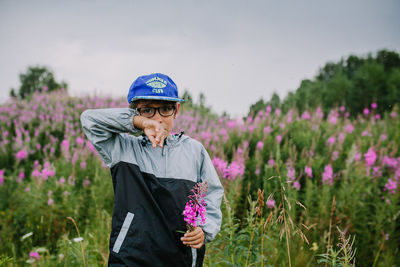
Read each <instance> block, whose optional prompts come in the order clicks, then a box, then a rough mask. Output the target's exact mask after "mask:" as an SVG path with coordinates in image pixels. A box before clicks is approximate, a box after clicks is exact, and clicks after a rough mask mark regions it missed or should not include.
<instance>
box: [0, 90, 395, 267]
mask: <svg viewBox="0 0 400 267" xmlns="http://www.w3.org/2000/svg"><path fill="white" fill-rule="evenodd" d="M371 103H372V104H371V106H368V107H365V109H364V112H363V113H362V114H359V115H357V116H355V115H354V114H350V113H349V112H348V111H347V110H346V109H345V108H344V107H340V106H338V107H336V108H333V109H331V110H329V112H325V113H324V112H323V108H322V107H318V108H316V109H313V110H307V109H306V110H305V111H304V112H302V113H301V114H300V113H299V112H298V111H297V110H296V109H290V110H289V111H288V112H285V113H284V112H282V111H281V110H280V109H272V108H271V107H269V106H267V108H266V109H265V110H262V111H260V112H258V113H257V114H255V116H254V117H248V118H246V119H231V118H229V117H225V116H220V117H219V116H206V115H204V114H199V112H195V111H194V110H191V109H189V108H185V107H183V112H182V114H181V115H180V116H179V118H178V119H177V121H176V123H175V127H174V131H175V132H180V131H185V134H187V135H189V136H190V137H192V138H195V139H197V140H199V141H200V142H202V143H203V145H204V146H205V148H206V149H207V150H208V152H209V154H210V157H211V159H212V161H213V164H214V166H215V168H216V170H217V172H218V174H219V175H220V179H221V182H222V184H223V186H224V188H225V195H224V199H223V203H222V205H221V209H222V212H223V224H222V227H221V231H220V233H219V234H218V235H217V237H216V238H215V240H214V241H213V242H211V243H209V244H207V249H206V257H205V262H204V266H400V252H399V247H400V218H399V216H400V208H399V207H400V198H399V195H400V194H399V192H400V190H399V184H400V150H399V148H400V120H399V116H400V114H399V107H398V106H396V107H394V108H393V110H392V111H390V112H387V113H384V114H379V113H378V112H377V104H376V103H375V102H373V101H372V100H371ZM112 107H128V105H127V103H126V100H125V99H111V98H106V97H81V98H74V97H71V96H69V95H68V93H67V92H65V91H64V90H57V91H54V92H51V93H45V92H44V93H34V94H33V95H32V96H31V97H30V98H28V99H26V100H10V101H8V102H7V103H5V104H2V105H1V106H0V133H1V135H0V144H1V145H0V265H1V266H3V265H4V266H30V265H33V266H106V264H107V257H108V238H109V232H110V229H111V215H112V210H113V189H112V181H111V175H110V171H109V169H108V168H107V167H106V166H105V165H104V164H103V163H102V161H101V160H100V157H99V155H98V154H97V152H96V151H95V149H94V147H93V146H92V145H91V144H90V142H88V140H87V139H86V137H85V135H84V134H83V131H82V128H81V124H80V114H81V113H82V112H83V111H84V110H86V109H93V108H112Z"/></svg>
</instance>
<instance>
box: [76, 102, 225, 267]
mask: <svg viewBox="0 0 400 267" xmlns="http://www.w3.org/2000/svg"><path fill="white" fill-rule="evenodd" d="M135 115H137V113H136V111H135V110H133V109H130V108H109V109H91V110H86V111H84V112H83V113H82V115H81V123H82V127H83V130H84V132H85V134H86V136H87V138H88V139H89V141H90V142H91V143H92V144H93V146H94V147H95V149H96V150H97V152H98V153H99V154H100V156H101V158H102V159H103V161H104V163H105V164H106V165H107V166H108V167H109V168H110V170H111V176H112V181H113V187H114V194H115V199H114V212H113V217H112V230H111V235H110V243H109V245H110V256H109V265H110V266H199V265H201V262H202V260H203V257H204V246H203V249H200V250H196V249H191V248H190V247H187V246H185V245H183V244H182V241H181V240H180V238H181V237H182V234H181V233H179V232H177V230H180V231H186V225H185V222H184V220H183V215H182V211H183V210H184V207H185V204H186V202H187V201H188V195H189V194H190V190H191V189H192V188H193V186H194V185H195V184H196V183H197V182H203V181H207V182H208V192H207V195H206V198H205V200H206V203H207V206H206V210H207V211H206V224H205V225H204V226H202V229H203V231H204V233H205V239H206V242H209V241H211V240H212V239H213V238H214V237H215V235H216V234H217V233H218V231H219V230H220V226H221V210H220V204H221V199H222V195H223V187H222V185H221V183H220V181H219V178H218V175H217V173H216V171H215V168H214V166H213V165H212V163H211V160H210V157H209V155H208V153H207V151H206V150H205V148H204V147H203V145H202V144H201V143H200V142H198V141H196V140H194V139H192V138H189V137H188V136H186V135H180V136H178V135H177V136H172V137H168V138H167V139H166V140H165V144H164V146H163V147H162V148H160V147H156V148H153V147H152V145H151V143H150V141H149V140H148V139H147V137H143V136H140V137H135V136H133V135H130V134H127V133H135V132H138V129H135V128H134V126H133V116H135Z"/></svg>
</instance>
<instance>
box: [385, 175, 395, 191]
mask: <svg viewBox="0 0 400 267" xmlns="http://www.w3.org/2000/svg"><path fill="white" fill-rule="evenodd" d="M396 188H397V183H396V181H392V179H390V178H389V179H388V182H387V183H386V184H385V188H383V190H385V191H388V192H390V193H391V194H394V193H396Z"/></svg>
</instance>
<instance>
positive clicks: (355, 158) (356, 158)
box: [354, 153, 361, 161]
mask: <svg viewBox="0 0 400 267" xmlns="http://www.w3.org/2000/svg"><path fill="white" fill-rule="evenodd" d="M360 159H361V153H356V154H355V155H354V160H355V161H359V160H360Z"/></svg>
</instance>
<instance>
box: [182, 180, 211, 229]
mask: <svg viewBox="0 0 400 267" xmlns="http://www.w3.org/2000/svg"><path fill="white" fill-rule="evenodd" d="M207 190H208V183H207V182H202V183H197V184H196V185H195V186H194V187H193V189H192V190H190V192H191V193H192V194H191V195H189V196H188V197H189V201H188V202H186V206H185V209H184V210H183V216H184V220H185V222H186V226H187V228H188V230H189V231H192V230H193V229H194V228H195V227H197V226H198V224H197V218H198V216H200V218H201V222H200V225H203V224H205V223H206V201H205V200H204V197H205V196H206V193H207Z"/></svg>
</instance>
